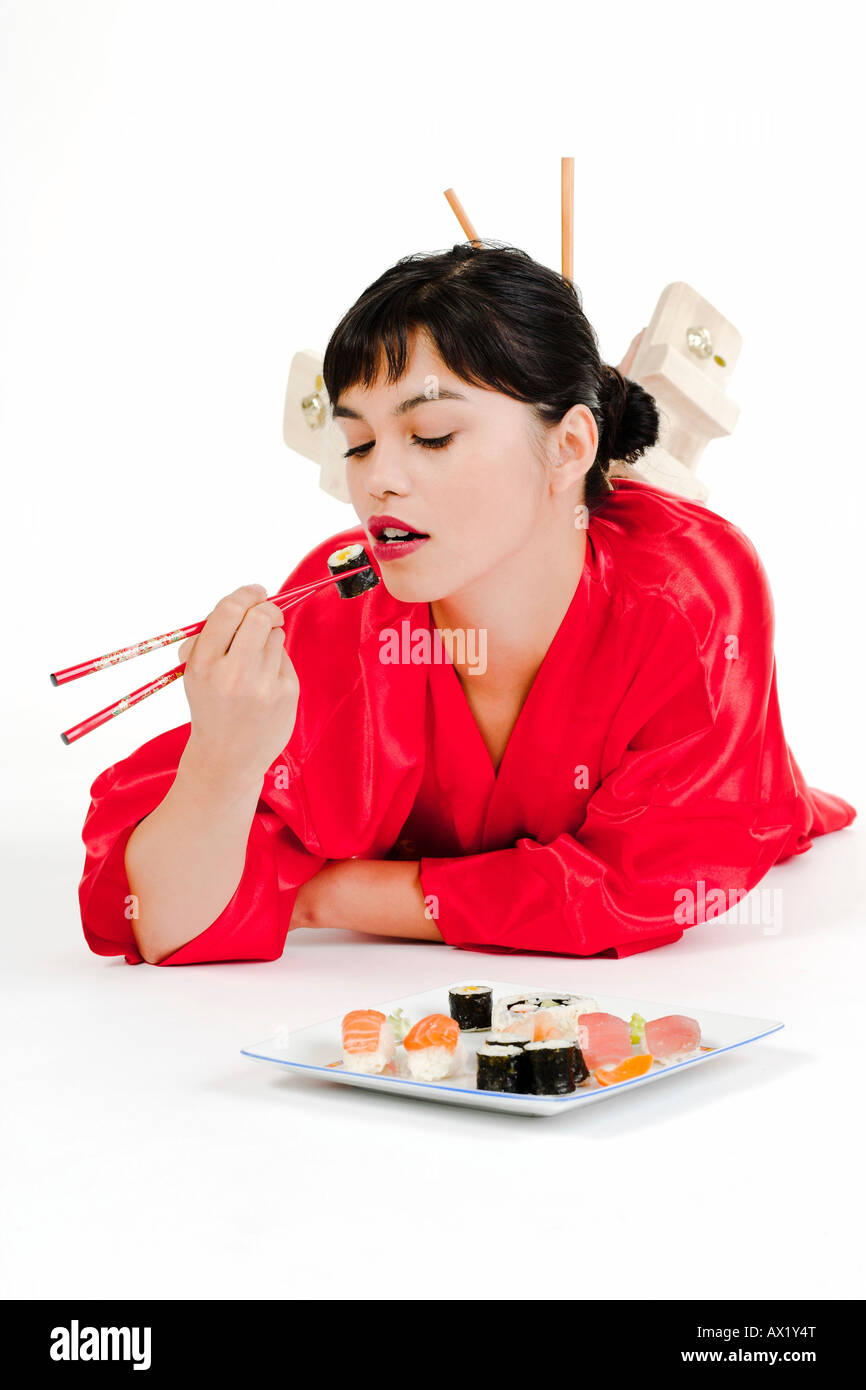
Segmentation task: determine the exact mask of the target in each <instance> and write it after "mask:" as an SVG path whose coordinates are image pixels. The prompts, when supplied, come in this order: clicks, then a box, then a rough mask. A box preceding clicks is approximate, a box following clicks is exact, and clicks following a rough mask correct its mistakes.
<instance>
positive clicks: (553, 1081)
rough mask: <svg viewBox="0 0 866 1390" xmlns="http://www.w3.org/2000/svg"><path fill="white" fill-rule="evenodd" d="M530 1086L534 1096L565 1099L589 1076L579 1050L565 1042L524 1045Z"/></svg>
mask: <svg viewBox="0 0 866 1390" xmlns="http://www.w3.org/2000/svg"><path fill="white" fill-rule="evenodd" d="M526 1057H527V1059H528V1061H529V1073H530V1086H531V1089H532V1093H533V1095H536V1096H565V1095H568V1093H569V1092H570V1091H574V1090H576V1089H577V1086H578V1085H579V1083H580V1082H581V1081H585V1080H586V1078H587V1077H588V1076H589V1072H588V1071H587V1068H586V1063H585V1062H584V1060H583V1056H582V1055H581V1051H580V1048H579V1047H577V1046H576V1045H575V1044H574V1043H573V1042H569V1041H568V1039H567V1038H549V1039H548V1040H547V1041H546V1042H531V1043H527V1045H526Z"/></svg>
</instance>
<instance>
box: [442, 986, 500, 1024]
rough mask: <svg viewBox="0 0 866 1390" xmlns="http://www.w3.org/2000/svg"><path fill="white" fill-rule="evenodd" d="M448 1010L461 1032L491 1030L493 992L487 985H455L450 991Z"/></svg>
mask: <svg viewBox="0 0 866 1390" xmlns="http://www.w3.org/2000/svg"><path fill="white" fill-rule="evenodd" d="M448 1008H449V1010H450V1012H451V1017H452V1018H454V1019H456V1020H457V1023H458V1025H459V1027H460V1030H461V1032H464V1033H475V1032H479V1031H480V1030H481V1029H483V1028H489V1027H490V1023H491V1020H492V1017H493V990H492V989H488V987H487V985H455V986H454V988H453V989H449V991H448Z"/></svg>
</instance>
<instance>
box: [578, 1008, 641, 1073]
mask: <svg viewBox="0 0 866 1390" xmlns="http://www.w3.org/2000/svg"><path fill="white" fill-rule="evenodd" d="M577 1045H578V1047H579V1048H580V1050H581V1052H582V1053H583V1060H584V1061H585V1062H586V1065H587V1066H588V1067H589V1069H590V1071H596V1070H597V1069H598V1068H599V1067H616V1066H618V1065H619V1063H620V1062H624V1061H625V1059H626V1057H631V1056H632V1045H631V1029H630V1028H629V1026H628V1024H627V1023H626V1021H625V1019H624V1018H617V1016H616V1014H603V1013H596V1014H581V1016H580V1022H579V1024H578V1025H577Z"/></svg>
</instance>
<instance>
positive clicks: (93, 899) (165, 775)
mask: <svg viewBox="0 0 866 1390" xmlns="http://www.w3.org/2000/svg"><path fill="white" fill-rule="evenodd" d="M189 734H190V724H189V723H187V724H185V725H182V726H181V727H179V728H176V729H170V730H168V731H167V732H166V733H163V734H160V735H159V736H158V737H157V738H154V739H152V740H151V741H150V742H149V743H146V744H144V745H143V746H142V747H141V748H138V749H136V751H135V752H134V753H132V754H131V755H130V756H129V757H128V758H124V759H123V760H122V761H121V762H119V763H116V764H114V766H112V767H109V768H107V769H106V770H105V771H104V772H102V773H100V775H99V776H98V777H97V778H96V781H95V782H94V783H93V786H92V787H91V803H90V809H89V811H88V813H87V817H86V819H85V822H84V828H83V830H82V839H83V841H84V845H85V850H86V854H85V864H84V873H83V876H82V879H81V883H80V885H79V890H78V896H79V903H80V908H81V922H82V926H83V929H84V937H85V940H86V941H87V944H88V946H89V947H90V949H91V950H92V951H94V952H95V953H96V955H100V956H116V955H123V956H124V957H125V959H126V961H127V962H128V963H129V964H130V965H139V964H141V963H142V959H143V957H142V956H141V954H140V952H139V950H138V946H137V944H136V940H135V936H134V933H133V918H132V912H133V907H134V898H133V895H132V893H131V890H130V887H129V880H128V879H127V875H126V869H125V867H124V855H125V852H126V845H127V842H128V840H129V837H130V836H131V834H132V832H133V830H134V829H135V827H136V826H137V825H138V824H139V822H140V821H142V820H144V818H145V817H146V816H148V815H150V813H151V811H153V810H155V809H156V807H157V806H158V805H159V804H160V802H161V801H162V800H163V798H164V796H165V794H166V792H167V791H168V789H169V787H170V786H171V784H172V782H173V781H174V778H175V775H176V773H177V768H178V763H179V761H180V757H181V754H182V753H183V750H184V748H185V746H186V743H187V740H188V738H189ZM325 862H326V861H325V859H324V858H322V857H321V856H318V855H315V854H311V853H310V852H309V851H308V850H306V849H305V848H304V846H303V845H302V843H301V842H300V840H299V839H298V838H297V837H296V835H295V834H294V833H293V831H292V830H291V828H290V827H289V826H288V825H286V823H285V821H284V820H283V819H282V818H281V817H280V816H279V815H278V814H277V813H276V812H275V811H274V810H273V809H272V808H271V807H270V806H268V805H267V804H266V802H265V801H263V800H259V803H258V806H257V808H256V811H255V814H254V816H253V822H252V825H251V827H250V835H249V840H248V842H247V851H246V859H245V862H244V870H243V874H242V876H241V879H240V882H239V883H238V886H237V889H236V890H235V893H234V896H233V897H232V898H231V900H230V902H229V903H227V905H226V907H225V908H224V910H223V911H222V913H221V914H220V916H219V917H218V918H217V919H216V921H214V922H213V923H212V924H211V925H210V926H209V927H207V928H206V929H205V930H204V931H203V932H200V933H199V935H198V936H196V937H194V938H193V940H192V941H188V942H187V943H186V944H185V945H183V946H181V947H179V948H178V950H176V951H174V952H172V954H171V955H169V956H165V957H164V958H163V959H162V960H161V961H159V962H158V964H159V965H193V964H198V963H201V962H203V961H233V960H276V959H277V958H278V957H279V956H280V955H281V954H282V951H283V947H284V945H285V941H286V936H287V934H288V930H289V924H290V922H291V916H292V910H293V908H294V904H295V899H296V897H297V892H298V889H299V888H300V886H301V884H303V883H305V882H306V881H307V880H308V879H309V878H312V877H313V875H314V874H315V873H317V872H318V870H319V869H320V868H321V867H322V865H323V864H324V863H325Z"/></svg>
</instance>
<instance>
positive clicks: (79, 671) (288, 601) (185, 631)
mask: <svg viewBox="0 0 866 1390" xmlns="http://www.w3.org/2000/svg"><path fill="white" fill-rule="evenodd" d="M370 568H371V567H370V565H369V564H367V565H358V566H357V567H356V568H355V569H352V570H341V571H340V573H339V574H332V575H328V577H327V578H326V579H317V580H316V581H315V582H314V583H312V584H301V585H298V587H297V588H294V589H282V590H280V591H279V593H276V594H274V596H273V597H272V598H271V599H268V600H263V602H265V601H266V602H269V603H275V604H276V605H277V607H278V608H281V609H282V611H283V612H284V613H286V612H288V610H289V609H290V608H295V607H297V605H298V604H299V603H302V602H303V601H304V599H307V598H310V597H311V595H312V594H315V593H316V592H317V591H318V590H319V589H323V588H324V587H325V586H326V585H327V584H334V583H336V582H337V581H338V580H341V579H348V578H349V576H350V575H352V574H360V573H361V571H362V570H367V569H370ZM206 622H207V618H203V619H202V621H201V622H199V623H190V625H189V626H188V627H182V628H177V629H175V630H174V631H173V632H166V633H162V634H161V636H159V637H151V638H150V639H149V640H148V641H146V642H134V643H133V644H132V645H131V646H129V647H123V648H122V649H121V650H120V651H116V652H107V653H106V654H105V655H104V656H97V657H93V658H92V659H91V660H90V661H82V662H79V664H78V665H77V666H67V667H66V668H65V669H64V670H62V671H53V672H52V673H51V684H52V685H65V684H66V683H67V682H68V681H73V680H79V679H80V678H81V677H82V676H89V675H92V674H93V672H94V671H103V670H105V669H106V667H108V666H116V665H118V664H119V663H120V662H122V661H132V660H133V659H134V658H135V657H137V656H142V655H143V654H144V653H145V652H151V651H156V650H158V648H160V647H168V646H171V645H172V644H173V643H175V642H182V641H183V640H184V639H185V638H187V637H194V636H196V635H197V633H199V632H201V631H202V629H203V628H204V625H205V623H206ZM185 667H186V662H185V661H182V662H181V663H180V665H179V666H173V667H172V669H171V670H170V671H166V672H165V673H164V674H163V675H161V676H157V677H156V679H155V680H152V681H149V682H148V683H147V685H141V686H139V687H138V689H137V690H133V691H131V692H130V694H129V695H124V696H123V697H122V698H121V699H120V700H115V702H114V704H112V705H106V707H105V709H101V710H98V711H97V713H96V714H92V715H90V717H89V718H88V719H84V720H82V721H81V723H80V724H75V725H73V727H72V728H71V729H66V730H65V732H64V733H62V734H61V735H60V737H61V739H62V740H63V742H64V743H65V744H70V743H74V742H75V741H76V740H77V739H79V738H83V737H84V735H85V734H89V733H90V732H91V730H93V729H98V728H99V727H100V725H101V724H106V723H107V722H108V720H109V719H114V718H116V716H117V715H118V714H123V712H124V710H128V709H131V708H132V706H133V705H138V704H140V703H141V701H142V700H146V699H147V697H148V696H149V695H154V694H156V692H157V690H162V688H163V687H164V686H166V685H171V683H172V681H176V680H177V678H178V676H182V675H183V672H184V669H185Z"/></svg>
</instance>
